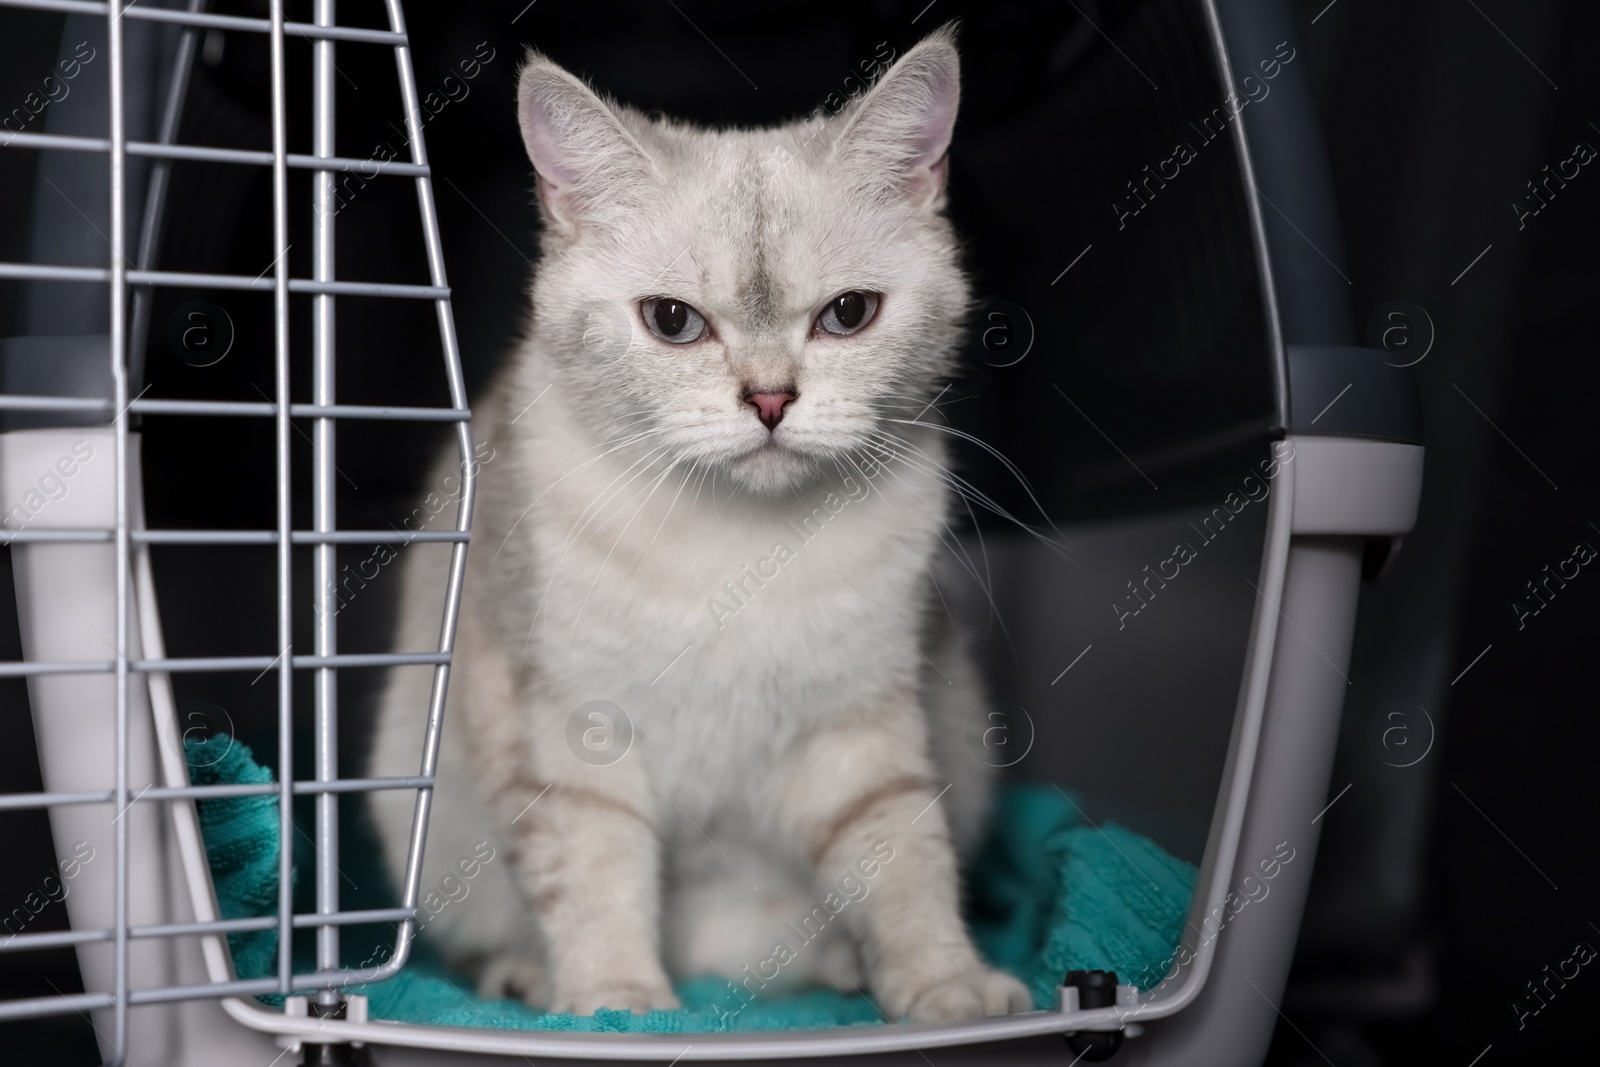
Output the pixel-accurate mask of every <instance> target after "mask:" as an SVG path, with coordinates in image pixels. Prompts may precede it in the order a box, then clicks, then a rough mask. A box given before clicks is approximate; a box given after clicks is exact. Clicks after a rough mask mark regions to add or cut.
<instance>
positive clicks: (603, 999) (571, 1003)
mask: <svg viewBox="0 0 1600 1067" xmlns="http://www.w3.org/2000/svg"><path fill="white" fill-rule="evenodd" d="M678 1006H679V1005H678V998H677V997H676V996H674V995H673V993H672V988H671V987H670V986H668V985H667V984H666V983H665V982H662V983H660V984H651V983H643V982H612V983H608V984H605V985H598V986H594V987H593V988H589V989H578V990H572V991H570V992H567V993H558V994H557V995H556V998H555V1002H554V1003H553V1004H551V1006H550V1010H551V1011H558V1012H569V1013H571V1014H573V1015H593V1014H594V1013H595V1011H596V1010H598V1009H600V1008H610V1009H612V1010H613V1011H631V1012H634V1013H636V1014H642V1013H644V1012H647V1011H659V1010H666V1009H671V1008H676V1007H678Z"/></svg>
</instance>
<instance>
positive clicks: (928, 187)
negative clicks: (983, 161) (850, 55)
mask: <svg viewBox="0 0 1600 1067" xmlns="http://www.w3.org/2000/svg"><path fill="white" fill-rule="evenodd" d="M960 103H961V60H960V58H959V56H958V55H957V54H956V43H955V27H954V25H953V24H946V25H944V26H942V27H941V28H939V29H938V30H935V31H934V32H933V33H931V34H929V35H928V36H927V37H924V38H923V39H922V40H921V41H919V42H917V44H916V45H915V46H914V47H913V48H912V49H911V50H910V51H908V52H907V53H906V54H905V55H904V56H903V57H901V59H900V61H899V62H898V63H896V64H895V65H894V66H893V67H891V68H889V72H888V73H887V74H885V75H884V76H883V78H882V80H880V81H879V82H878V84H877V85H875V86H873V88H872V90H871V91H870V92H868V93H867V94H866V96H864V97H862V99H861V102H860V103H858V104H857V105H856V106H855V108H854V109H853V110H852V111H851V112H850V113H849V114H848V116H847V118H846V120H845V126H844V129H843V130H841V131H840V133H839V136H838V139H837V140H836V141H835V142H834V145H835V147H834V156H835V158H836V159H838V160H839V161H840V162H841V163H842V164H843V165H844V166H845V167H846V168H848V170H849V171H850V172H851V173H852V174H853V175H854V176H856V178H857V180H859V181H861V182H862V183H864V184H866V185H868V186H871V187H877V188H878V189H879V190H881V191H882V192H886V193H898V194H899V195H902V196H904V197H906V198H907V199H909V200H911V202H912V203H913V204H915V205H916V206H917V207H919V208H927V209H933V210H937V209H938V208H940V207H942V206H943V205H944V189H945V180H946V176H947V175H946V171H947V169H948V167H947V162H946V159H945V154H946V153H947V152H948V151H949V148H950V134H951V131H952V130H953V129H954V128H955V124H956V109H957V107H959V106H960Z"/></svg>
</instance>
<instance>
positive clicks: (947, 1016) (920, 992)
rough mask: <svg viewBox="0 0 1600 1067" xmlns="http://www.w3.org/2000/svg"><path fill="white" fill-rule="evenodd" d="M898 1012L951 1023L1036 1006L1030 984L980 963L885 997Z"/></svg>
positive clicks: (916, 1019) (925, 1020)
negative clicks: (1026, 984)
mask: <svg viewBox="0 0 1600 1067" xmlns="http://www.w3.org/2000/svg"><path fill="white" fill-rule="evenodd" d="M884 1000H885V1001H886V1002H893V1003H894V1004H895V1006H896V1007H898V1008H899V1010H898V1011H897V1012H896V1014H899V1015H902V1016H905V1017H907V1018H910V1019H911V1020H912V1021H913V1022H919V1023H948V1022H956V1021H958V1020H961V1019H976V1018H979V1017H981V1016H984V1015H1006V1014H1008V1013H1010V1012H1014V1011H1027V1010H1028V1009H1029V1008H1031V1007H1033V997H1032V996H1030V995H1029V993H1028V990H1027V987H1026V986H1024V985H1023V984H1022V983H1021V982H1019V981H1017V980H1016V979H1015V978H1013V977H1011V976H1010V975H1009V974H1006V973H1004V972H1003V971H996V970H991V969H990V968H988V967H983V966H978V967H973V968H969V969H968V970H964V971H960V972H958V973H956V974H953V975H950V976H949V977H946V978H940V979H937V980H935V981H933V982H930V983H928V984H926V985H923V986H920V987H916V988H912V989H903V990H901V991H899V995H898V996H895V997H888V996H886V997H884Z"/></svg>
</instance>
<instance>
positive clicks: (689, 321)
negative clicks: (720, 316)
mask: <svg viewBox="0 0 1600 1067" xmlns="http://www.w3.org/2000/svg"><path fill="white" fill-rule="evenodd" d="M639 311H640V313H641V314H643V315H644V324H645V325H646V326H648V327H650V332H651V333H653V334H655V335H656V336H657V337H659V338H661V339H662V340H663V341H665V342H667V344H669V345H686V344H690V343H692V342H694V341H698V340H700V338H702V337H704V336H705V335H706V319H705V316H704V315H702V314H700V312H698V311H696V310H695V309H694V308H692V307H690V306H689V305H688V304H685V303H684V302H683V301H682V300H675V299H673V298H672V297H670V296H665V297H660V298H658V299H653V300H646V301H644V302H643V303H641V304H640V305H639Z"/></svg>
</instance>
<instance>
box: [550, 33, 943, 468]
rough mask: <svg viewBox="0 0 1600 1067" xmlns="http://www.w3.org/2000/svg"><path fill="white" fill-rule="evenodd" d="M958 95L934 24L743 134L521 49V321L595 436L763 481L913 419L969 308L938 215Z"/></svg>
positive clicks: (842, 455)
mask: <svg viewBox="0 0 1600 1067" xmlns="http://www.w3.org/2000/svg"><path fill="white" fill-rule="evenodd" d="M852 80H853V79H852ZM959 95H960V71H959V64H958V60H957V56H956V50H955V45H954V42H953V34H952V33H951V32H950V31H949V30H941V31H939V32H936V33H934V34H933V35H931V36H930V37H928V38H926V39H925V40H923V41H922V42H921V43H919V44H918V45H916V46H915V47H914V48H912V49H911V50H909V51H908V52H907V53H906V54H905V55H904V56H903V57H902V58H901V59H900V60H899V61H898V62H896V63H895V64H894V65H893V66H892V67H890V68H889V69H888V70H887V71H886V72H884V73H882V75H881V77H880V78H879V79H878V81H877V83H876V84H875V85H873V86H872V88H870V89H868V90H867V91H865V92H863V93H861V94H860V95H859V96H858V97H857V98H856V99H854V100H853V101H852V102H851V103H850V104H849V105H848V106H845V107H843V108H841V109H839V111H838V113H837V114H831V115H830V114H828V113H827V109H819V112H818V113H816V114H813V115H812V116H811V117H810V118H809V119H806V120H802V121H799V122H795V123H791V124H789V125H786V126H781V127H777V128H773V129H767V130H753V131H752V130H719V131H713V130H704V129H700V128H697V127H693V126H690V125H686V124H683V123H677V122H673V121H671V120H668V119H660V118H653V117H648V116H645V115H643V114H641V113H639V112H637V111H634V110H631V109H628V108H624V107H620V106H617V105H615V104H613V103H611V102H609V101H606V100H604V99H602V98H601V97H599V96H597V95H596V94H595V93H594V92H592V91H591V90H590V89H589V88H588V87H587V86H585V85H584V84H583V82H581V81H580V80H579V79H577V78H576V77H574V76H573V75H572V74H570V73H568V72H567V71H565V70H563V69H562V68H561V67H559V66H557V65H555V64H554V63H552V62H550V61H549V60H547V59H545V58H543V57H541V56H539V55H537V54H532V53H530V55H529V57H528V60H527V63H526V64H525V66H524V67H523V69H522V73H521V80H520V84H519V87H518V103H519V118H520V121H521V126H522V136H523V141H524V143H525V145H526V147H527V150H528V155H529V158H530V159H531V160H532V161H533V165H534V169H535V170H536V172H537V174H538V188H539V203H540V209H541V211H542V213H543V216H544V220H545V229H544V235H543V239H542V240H543V258H542V260H541V262H540V264H539V267H538V270H537V273H536V278H535V282H534V335H535V339H536V344H537V346H538V347H539V349H540V350H542V351H543V352H544V353H546V354H547V355H548V357H549V358H550V359H551V360H552V361H553V363H554V366H555V368H556V373H557V375H558V376H559V377H560V379H561V381H562V384H563V391H564V392H565V393H566V395H567V397H568V398H569V401H570V402H571V403H572V404H574V405H576V406H577V408H578V409H579V410H578V411H577V415H578V416H579V417H580V418H581V419H582V420H584V421H585V422H586V423H587V425H588V427H589V429H590V431H591V432H593V433H594V434H596V435H597V437H596V440H597V441H601V440H620V439H622V438H623V437H625V436H626V437H631V436H632V435H634V434H646V435H647V436H644V437H640V438H638V439H637V440H638V447H639V448H650V447H659V448H663V449H666V450H667V451H666V452H665V453H663V455H664V457H665V458H668V459H678V460H681V461H683V462H684V466H685V468H686V469H687V466H688V464H689V462H691V461H698V462H699V463H700V464H701V465H702V466H707V467H711V468H713V469H715V470H717V471H719V472H720V473H721V474H722V475H723V480H724V483H725V484H726V483H728V482H731V483H732V484H734V485H737V486H741V487H743V488H745V489H747V490H751V491H755V492H758V493H773V492H784V491H788V490H792V489H794V488H796V487H799V486H801V485H803V484H805V483H807V482H808V481H810V480H812V479H814V478H815V477H817V475H818V474H819V473H822V472H833V471H836V470H837V471H839V472H840V473H845V472H849V471H850V469H851V468H850V460H851V459H857V460H859V459H860V457H861V455H862V453H863V450H864V449H867V448H870V447H871V446H872V444H873V441H874V435H875V434H878V433H881V432H883V431H886V430H887V431H889V432H894V431H898V430H903V429H904V427H903V426H900V425H897V424H894V423H892V422H887V421H886V420H890V419H915V418H916V417H917V415H918V413H919V411H920V410H922V409H923V407H924V405H925V404H927V403H928V402H929V401H931V400H932V399H933V398H934V396H935V395H936V392H937V390H938V383H939V381H940V379H941V378H942V377H943V376H944V375H946V374H948V373H949V372H950V370H951V369H952V365H953V361H954V353H955V349H956V347H957V344H958V341H959V337H960V332H961V327H962V320H963V318H964V317H965V315H966V312H967V309H968V303H969V294H968V289H967V284H966V280H965V278H964V277H963V275H962V273H961V270H960V267H959V264H958V258H959V257H958V249H957V245H956V241H955V237H954V234H953V232H952V230H951V227H950V225H949V222H948V221H947V220H946V219H945V217H944V215H943V208H944V202H945V177H946V163H945V152H946V149H947V148H948V147H949V144H950V134H951V128H952V126H953V125H954V123H955V117H956V107H957V103H958V100H959Z"/></svg>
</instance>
